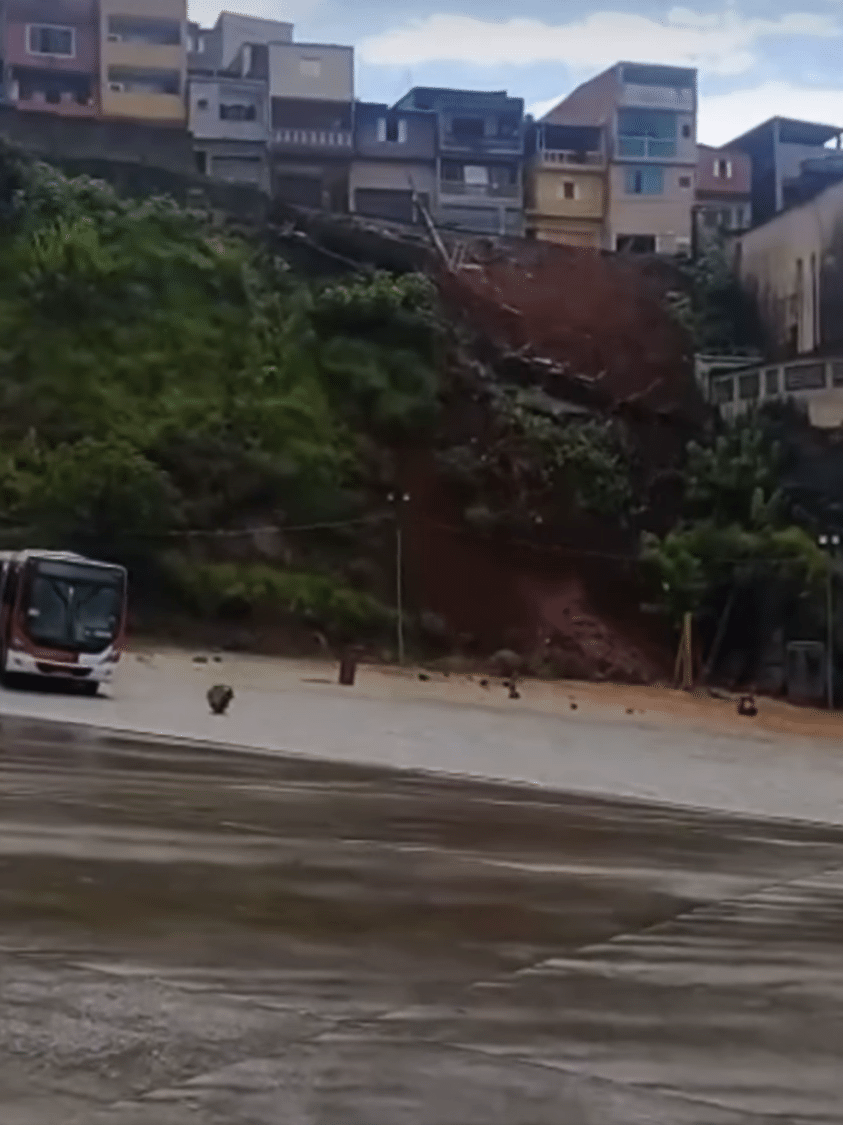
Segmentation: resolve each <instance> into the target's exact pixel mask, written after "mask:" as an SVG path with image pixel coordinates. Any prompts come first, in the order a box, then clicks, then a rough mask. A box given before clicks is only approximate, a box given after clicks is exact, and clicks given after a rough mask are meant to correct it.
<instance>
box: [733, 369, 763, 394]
mask: <svg viewBox="0 0 843 1125" xmlns="http://www.w3.org/2000/svg"><path fill="white" fill-rule="evenodd" d="M759 386H760V378H759V375H758V372H757V371H752V372H750V373H749V375H739V376H738V398H740V399H743V401H744V402H748V401H751V400H753V399H756V398H758V394H759Z"/></svg>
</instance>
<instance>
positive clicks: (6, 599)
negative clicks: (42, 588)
mask: <svg viewBox="0 0 843 1125" xmlns="http://www.w3.org/2000/svg"><path fill="white" fill-rule="evenodd" d="M17 589H18V576H17V572H16V571H15V570H14V568H13V567H11V566H9V565H8V564H7V565H6V566H5V567H4V573H3V605H7V606H11V605H13V604H14V601H15V594H16V593H17Z"/></svg>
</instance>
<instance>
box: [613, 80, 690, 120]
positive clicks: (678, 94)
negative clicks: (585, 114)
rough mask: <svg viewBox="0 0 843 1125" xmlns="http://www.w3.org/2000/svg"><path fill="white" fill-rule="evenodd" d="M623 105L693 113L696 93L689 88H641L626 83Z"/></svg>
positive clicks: (622, 98) (623, 88)
mask: <svg viewBox="0 0 843 1125" xmlns="http://www.w3.org/2000/svg"><path fill="white" fill-rule="evenodd" d="M620 100H621V103H622V104H623V105H635V106H644V107H647V108H648V109H681V110H685V111H687V112H688V113H692V112H693V109H694V91H693V89H692V88H691V87H688V86H643V85H642V86H640V85H638V84H637V83H634V82H626V83H624V85H623V87H622V90H621V97H620Z"/></svg>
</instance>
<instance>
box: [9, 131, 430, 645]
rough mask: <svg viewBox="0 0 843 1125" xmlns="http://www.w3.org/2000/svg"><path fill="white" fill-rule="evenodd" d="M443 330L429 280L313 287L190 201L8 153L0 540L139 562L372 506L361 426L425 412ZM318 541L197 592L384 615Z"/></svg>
mask: <svg viewBox="0 0 843 1125" xmlns="http://www.w3.org/2000/svg"><path fill="white" fill-rule="evenodd" d="M439 335H440V326H439V322H438V318H437V311H436V299H435V293H434V291H433V289H432V287H431V286H430V285H429V284H428V283H427V282H426V281H425V280H424V279H422V278H417V277H409V278H404V279H397V280H396V279H393V278H392V277H387V276H385V275H381V274H371V275H367V276H365V277H363V276H361V277H358V278H354V279H352V280H347V281H344V282H334V283H331V284H329V285H324V284H323V285H322V287H321V288H319V287H317V286H315V285H311V284H308V283H307V282H305V281H304V280H301V279H297V278H296V277H294V276H293V274H292V273H291V271H290V270H289V269H288V268H287V267H286V264H285V263H284V262H283V261H280V260H270V259H269V258H268V257H267V255H266V254H265V252H262V251H260V250H259V249H257V248H255V247H253V246H251V245H249V244H248V243H247V242H245V241H244V240H242V239H240V238H237V237H233V236H231V235H229V234H227V233H226V232H225V231H224V230H221V229H217V228H215V227H213V226H212V225H210V223H209V220H208V218H207V216H205V215H203V214H201V213H198V212H192V211H189V210H185V209H182V208H180V207H178V206H176V204H174V203H173V202H172V201H169V200H167V199H161V198H153V199H147V200H143V201H140V202H139V201H136V200H125V199H121V198H120V197H118V196H117V195H116V194H115V193H114V191H113V190H112V189H111V188H109V187H108V186H106V185H105V184H102V183H99V182H97V181H93V180H90V179H85V178H81V179H76V180H70V179H67V178H66V177H64V176H63V175H61V174H60V173H59V172H57V171H56V170H55V169H53V168H51V167H49V166H46V165H43V164H33V163H31V162H28V161H26V160H24V159H22V158H20V157H19V156H17V155H15V154H14V153H11V152H9V151H4V152H3V153H0V439H2V449H3V457H2V460H1V461H0V492H1V493H2V497H3V519H4V523H5V525H6V531H5V532H4V538H5V541H6V542H8V543H10V544H13V543H14V542H20V543H24V542H26V543H32V542H38V543H43V544H45V545H62V546H66V547H74V548H77V549H81V550H85V551H88V552H93V553H95V554H97V555H99V556H102V557H107V558H115V559H120V560H122V561H127V562H129V563H130V564H131V565H132V567H133V568H134V570H135V573H136V576H137V577H139V579H143V577H144V576H145V575H146V576H151V575H154V574H156V573H157V572H158V567H159V565H160V559H161V556H162V553H163V552H164V551H165V550H170V549H172V547H173V544H174V543H178V542H179V541H180V536H181V535H182V533H183V532H185V531H186V530H188V529H189V530H190V531H191V532H193V533H195V532H197V531H198V532H200V533H201V532H203V531H205V532H209V533H214V534H216V533H218V532H219V531H220V530H225V529H228V528H231V529H234V528H244V527H246V528H247V527H250V526H258V525H262V524H273V525H285V524H286V525H296V524H300V523H312V522H318V521H337V520H343V519H346V518H351V517H355V516H357V515H359V514H360V512H361V511H363V510H368V508H369V507H370V498H369V499H367V497H366V495H365V488H366V475H365V467H364V465H363V460H364V454H365V451H366V449H367V448H368V446H367V442H369V441H370V440H371V438H372V437H373V436H374V437H375V438H377V439H378V440H379V441H383V442H386V443H388V442H389V441H392V440H394V439H395V440H397V439H399V438H400V437H401V436H402V435H406V434H408V433H410V432H412V433H414V434H419V433H421V432H423V429H424V427H426V426H429V425H430V424H431V423H432V422H433V421H434V419H435V417H436V411H437V401H438V400H437V357H438V349H439ZM191 542H192V543H193V544H195V543H197V542H201V537H200V538H197V537H196V536H195V535H193V536H192V538H191ZM321 546H325V545H324V544H322V545H321ZM319 548H320V544H319V543H318V542H316V540H311V541H310V548H309V550H308V551H302V552H300V556H301V557H299V558H298V560H292V562H291V563H290V565H299V569H300V570H301V571H302V572H301V573H296V574H292V573H291V574H288V575H284V574H283V573H282V572H280V571H279V572H277V573H274V572H272V571H271V570H270V569H269V568H264V570H259V571H254V572H251V571H250V572H244V573H243V574H240V575H238V576H237V578H236V580H235V577H234V576H233V575H232V574H230V573H229V572H228V571H219V572H217V571H214V572H211V571H209V572H208V574H207V575H205V576H204V577H203V578H202V581H203V582H205V581H206V580H207V582H206V585H205V586H201V589H202V590H204V591H205V593H204V594H203V595H202V598H204V601H203V603H202V604H203V605H205V606H207V605H215V606H216V607H217V608H220V607H221V606H222V605H223V603H226V604H227V603H228V602H230V601H231V600H232V598H233V597H234V594H233V593H232V591H234V590H240V591H241V593H242V598H243V600H244V601H245V602H248V603H249V604H250V605H254V606H256V607H257V606H262V605H264V603H266V602H275V603H279V604H280V603H284V604H285V605H286V606H287V607H288V608H290V607H292V609H293V610H294V611H295V612H299V611H301V614H302V615H303V616H305V617H306V616H307V614H308V613H309V612H310V610H313V611H314V612H315V613H316V614H317V616H319V617H320V618H325V617H326V616H330V615H334V616H335V617H336V618H337V619H338V620H340V621H342V622H344V623H346V624H348V623H350V622H352V621H354V620H359V621H360V622H361V623H362V622H363V621H366V622H369V623H370V624H371V623H372V622H373V621H376V620H381V621H383V620H384V619H385V618H384V614H383V613H380V615H379V614H378V612H377V611H376V609H375V607H374V605H373V604H369V602H367V601H366V597H365V596H364V595H363V594H359V595H358V594H353V593H352V592H350V591H343V590H342V589H341V587H340V586H339V585H337V584H336V583H335V584H334V585H331V580H329V579H328V578H327V577H325V575H324V574H323V571H325V570H327V569H329V568H330V566H329V563H328V561H327V559H328V558H329V557H330V556H331V553H332V550H333V551H334V553H336V550H335V545H333V546H332V545H331V544H327V546H326V547H325V550H324V551H322V552H321V553H320V549H319ZM211 573H213V574H214V576H215V577H214V578H213V582H216V583H218V586H217V587H216V588H217V589H218V592H219V597H218V598H217V599H216V600H215V599H214V598H212V597H211V596H210V594H209V593H208V591H209V590H210V589H211V588H212V587H213V582H212V581H211V578H210V577H209V575H210V574H211ZM273 573H274V577H273ZM201 574H204V572H202V571H201V570H200V571H197V572H196V574H195V575H194V576H193V579H192V580H191V581H192V582H193V583H194V585H191V584H190V583H186V580H185V581H183V582H182V587H183V589H184V590H188V589H189V590H191V591H194V593H196V591H198V590H199V588H200V587H199V586H195V583H199V582H200V579H199V577H198V575H201ZM182 578H184V576H183V575H182ZM207 583H210V585H208V584H207ZM285 583H286V584H285ZM238 584H239V585H238ZM200 585H201V583H200ZM296 591H298V593H297V592H296ZM196 596H197V597H198V596H199V595H198V593H196ZM238 596H239V595H238ZM235 600H236V599H235Z"/></svg>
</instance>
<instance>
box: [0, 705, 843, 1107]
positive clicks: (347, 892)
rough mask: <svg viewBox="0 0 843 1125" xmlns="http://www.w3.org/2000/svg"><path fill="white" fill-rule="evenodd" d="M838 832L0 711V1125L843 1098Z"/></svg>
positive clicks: (828, 1103) (799, 1102)
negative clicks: (120, 736) (88, 727)
mask: <svg viewBox="0 0 843 1125" xmlns="http://www.w3.org/2000/svg"><path fill="white" fill-rule="evenodd" d="M841 933H843V831H841V830H840V829H823V828H821V827H818V826H811V827H801V826H795V825H782V824H781V823H779V824H776V823H771V822H768V823H763V822H753V821H751V820H748V819H737V818H729V817H725V816H710V815H705V814H702V813H699V814H695V813H689V812H684V811H678V810H677V811H671V810H668V809H664V808H660V809H654V808H648V807H644V806H640V805H635V804H631V803H623V802H617V803H612V802H608V801H600V800H591V799H574V798H568V797H565V796H558V795H554V794H549V793H547V792H543V791H541V790H538V789H516V788H506V787H503V786H493V785H484V784H482V783H477V782H462V781H455V780H435V779H432V778H430V777H421V776H413V775H409V774H397V773H390V772H388V771H384V770H379V769H369V768H362V767H361V768H357V767H352V766H333V765H328V764H324V763H322V764H320V763H316V762H307V761H303V760H290V759H281V758H269V757H261V756H257V755H255V756H250V755H241V754H233V753H231V754H229V753H218V752H212V751H205V750H194V749H189V748H184V747H179V746H167V745H157V744H151V743H150V744H144V743H141V742H137V741H135V742H133V741H131V740H115V739H112V738H109V737H108V736H107V735H105V734H103V733H96V732H93V731H85V730H83V729H81V728H75V729H74V728H61V727H50V726H46V725H38V724H34V723H25V722H16V723H11V722H10V721H9V720H6V721H4V723H3V724H2V728H0V974H2V976H1V977H0V979H2V1003H3V1018H2V1020H0V1121H2V1123H3V1125H53V1123H55V1125H59V1123H61V1125H186V1123H187V1122H201V1123H203V1125H205V1123H207V1125H247V1123H248V1125H279V1123H284V1125H288V1123H289V1125H494V1123H501V1125H504V1123H505V1125H545V1123H547V1125H550V1123H551V1122H552V1123H553V1125H629V1123H633V1125H638V1123H642V1125H643V1123H644V1122H647V1123H649V1125H750V1123H751V1125H772V1123H773V1122H778V1123H779V1125H781V1123H782V1122H787V1123H789V1125H798V1123H802V1122H805V1123H807V1122H829V1123H830V1122H837V1121H839V1120H840V1108H839V1107H840V1105H841V1104H843V1073H841V1070H840V1067H839V1064H838V1056H839V1044H840V1042H841V1032H843V953H841V946H840V937H841Z"/></svg>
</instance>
